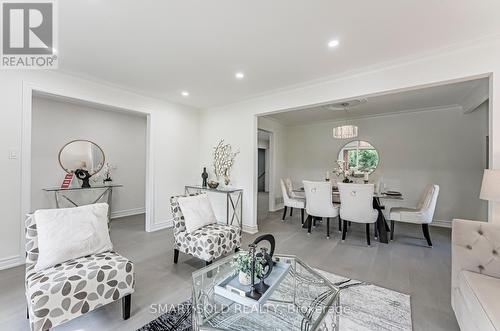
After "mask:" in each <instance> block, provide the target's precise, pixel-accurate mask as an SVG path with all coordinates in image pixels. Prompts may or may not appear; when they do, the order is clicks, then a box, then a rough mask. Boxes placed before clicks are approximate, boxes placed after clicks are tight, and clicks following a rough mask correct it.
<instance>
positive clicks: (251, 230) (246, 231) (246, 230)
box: [242, 224, 259, 234]
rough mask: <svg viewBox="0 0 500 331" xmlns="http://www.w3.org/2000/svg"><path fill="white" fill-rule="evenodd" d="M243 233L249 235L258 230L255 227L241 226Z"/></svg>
mask: <svg viewBox="0 0 500 331" xmlns="http://www.w3.org/2000/svg"><path fill="white" fill-rule="evenodd" d="M242 230H243V232H245V233H249V234H255V233H257V232H259V228H258V226H257V225H245V224H243V229H242Z"/></svg>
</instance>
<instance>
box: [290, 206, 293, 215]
mask: <svg viewBox="0 0 500 331" xmlns="http://www.w3.org/2000/svg"><path fill="white" fill-rule="evenodd" d="M292 214H293V207H290V217H292Z"/></svg>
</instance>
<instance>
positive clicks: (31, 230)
mask: <svg viewBox="0 0 500 331" xmlns="http://www.w3.org/2000/svg"><path fill="white" fill-rule="evenodd" d="M25 225H26V276H25V277H26V278H25V286H26V300H27V303H28V309H27V315H28V316H27V317H28V318H29V320H30V327H31V330H32V331H45V330H49V329H51V328H53V327H55V326H57V325H59V324H62V323H64V322H66V321H69V320H71V319H74V318H76V317H78V316H81V315H83V314H85V313H87V312H90V311H92V310H94V309H96V308H98V307H101V306H104V305H106V304H108V303H111V302H113V301H116V300H119V299H121V300H122V315H123V319H125V320H126V319H128V318H129V317H130V305H131V294H132V293H133V292H134V287H135V277H134V264H133V263H132V262H131V261H130V260H128V259H127V258H125V257H123V256H121V255H120V254H118V253H116V252H113V251H109V252H103V253H99V254H92V255H87V256H84V257H80V258H76V259H72V260H69V261H66V262H63V263H59V264H56V265H55V266H53V267H49V268H46V269H43V270H40V271H35V270H34V269H35V265H36V263H37V261H38V253H39V251H38V233H37V226H36V221H35V218H34V217H33V215H28V217H27V218H26V222H25Z"/></svg>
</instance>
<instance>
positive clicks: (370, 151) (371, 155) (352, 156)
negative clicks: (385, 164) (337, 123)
mask: <svg viewBox="0 0 500 331" xmlns="http://www.w3.org/2000/svg"><path fill="white" fill-rule="evenodd" d="M338 160H339V161H344V162H345V164H347V165H348V168H349V169H354V175H360V176H363V174H364V173H368V174H371V173H372V172H374V171H375V169H376V168H377V166H378V164H379V162H380V157H379V154H378V151H377V149H376V148H375V147H373V145H372V144H370V143H369V142H367V141H363V140H353V141H350V142H348V143H347V144H345V145H344V147H342V148H341V149H340V151H339V155H338Z"/></svg>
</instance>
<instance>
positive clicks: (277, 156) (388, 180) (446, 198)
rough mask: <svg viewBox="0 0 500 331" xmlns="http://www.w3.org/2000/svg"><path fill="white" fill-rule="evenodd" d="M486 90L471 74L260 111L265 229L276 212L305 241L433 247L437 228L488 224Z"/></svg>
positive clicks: (484, 83) (261, 221)
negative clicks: (265, 139) (463, 222)
mask: <svg viewBox="0 0 500 331" xmlns="http://www.w3.org/2000/svg"><path fill="white" fill-rule="evenodd" d="M488 91H489V87H488V80H487V79H471V80H465V81H462V82H454V83H448V84H442V85H437V86H432V87H425V88H420V89H413V90H403V91H399V92H395V93H389V94H383V95H375V96H363V97H357V98H352V99H349V100H341V101H335V102H329V103H325V104H321V105H312V106H307V107H304V108H301V109H294V110H287V111H279V112H274V113H270V114H267V115H265V116H262V117H259V118H258V129H259V130H264V131H265V132H269V133H270V134H271V135H272V141H271V142H270V143H268V146H269V151H268V152H269V156H270V160H269V166H268V172H269V174H268V177H269V192H268V193H266V194H268V195H266V199H263V198H262V194H264V193H260V192H259V194H261V195H259V199H258V206H257V209H258V210H259V211H261V210H263V209H265V211H266V212H268V213H259V215H266V217H259V219H258V220H257V222H258V225H259V227H260V226H261V225H265V224H266V222H270V221H271V219H273V218H274V219H278V218H279V220H280V222H281V223H282V224H283V226H285V225H286V226H290V225H291V224H293V226H295V228H296V231H297V233H298V235H299V236H300V238H303V240H307V238H310V237H311V233H318V234H319V233H321V237H320V238H324V240H329V239H332V238H334V239H337V240H338V241H339V242H340V243H341V244H345V245H356V246H357V245H362V246H367V247H372V246H373V244H374V243H377V245H379V244H384V245H385V244H388V245H390V244H391V243H392V242H395V241H396V242H400V243H405V244H408V245H417V246H424V247H433V236H432V234H433V231H434V230H433V229H436V227H439V228H451V225H452V219H454V218H462V219H477V220H486V219H487V215H488V204H487V201H484V200H481V199H479V192H480V189H481V179H482V175H483V171H484V169H486V168H488V158H489V144H488V142H489V135H488V116H489V114H488V102H487V100H488V95H489V94H488ZM259 144H260V142H259ZM314 238H316V239H317V238H318V236H314ZM337 240H335V242H337Z"/></svg>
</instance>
